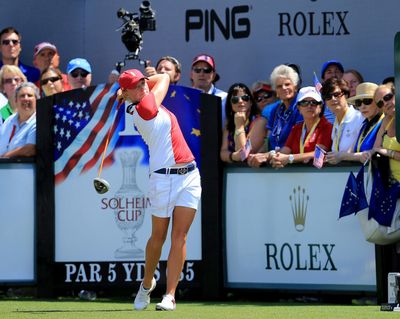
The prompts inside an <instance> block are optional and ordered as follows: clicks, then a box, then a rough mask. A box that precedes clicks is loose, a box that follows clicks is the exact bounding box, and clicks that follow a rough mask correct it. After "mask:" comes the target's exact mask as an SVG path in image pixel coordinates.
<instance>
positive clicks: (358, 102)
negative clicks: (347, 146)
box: [340, 82, 384, 163]
mask: <svg viewBox="0 0 400 319" xmlns="http://www.w3.org/2000/svg"><path fill="white" fill-rule="evenodd" d="M377 88H378V85H377V84H375V83H371V82H364V83H361V84H360V85H358V86H357V88H356V95H355V96H353V97H350V98H348V99H347V102H348V103H350V104H352V105H354V108H355V109H357V110H358V111H360V112H361V114H362V115H363V116H364V121H363V123H362V126H361V129H360V131H359V133H358V136H357V139H356V142H355V144H354V147H353V150H352V152H349V153H345V152H343V153H341V155H342V156H341V158H340V160H342V161H343V160H344V161H356V162H361V163H365V161H366V160H367V159H369V157H370V153H371V152H370V151H371V149H372V148H373V147H374V143H375V140H376V136H377V133H378V131H379V128H380V127H381V124H382V120H383V118H384V115H383V114H382V110H381V109H380V108H378V106H377V105H376V103H375V100H374V94H375V91H376V89H377Z"/></svg>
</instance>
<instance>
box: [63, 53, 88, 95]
mask: <svg viewBox="0 0 400 319" xmlns="http://www.w3.org/2000/svg"><path fill="white" fill-rule="evenodd" d="M67 74H68V83H69V85H70V86H71V88H72V89H80V88H85V87H88V86H90V84H91V83H92V67H91V66H90V64H89V62H88V61H87V60H86V59H82V58H76V59H72V60H71V61H69V62H68V66H67Z"/></svg>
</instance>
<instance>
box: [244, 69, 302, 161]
mask: <svg viewBox="0 0 400 319" xmlns="http://www.w3.org/2000/svg"><path fill="white" fill-rule="evenodd" d="M299 81H300V77H299V74H298V73H297V72H296V71H295V70H294V69H293V68H291V67H290V66H287V65H284V64H281V65H278V66H277V67H275V68H274V70H273V71H272V73H271V84H272V88H273V89H274V90H275V92H276V96H277V98H278V99H279V100H278V101H277V102H275V103H274V104H272V106H271V107H268V108H264V110H263V112H262V114H261V118H260V120H257V121H255V123H254V125H253V127H252V129H251V132H250V140H251V145H252V148H253V150H254V151H255V152H260V153H256V154H250V155H249V160H248V164H249V165H250V166H252V167H259V166H261V165H264V164H265V163H268V162H269V161H270V160H271V158H272V154H273V152H275V151H278V150H279V149H280V148H281V147H283V146H285V143H286V140H287V138H288V136H289V134H290V131H291V130H292V127H293V125H295V124H297V123H299V122H301V121H303V117H302V115H301V114H300V112H299V110H298V109H297V107H296V96H297V91H298V84H299ZM266 137H267V140H266V141H265V138H266ZM265 151H270V152H267V153H264V152H265Z"/></svg>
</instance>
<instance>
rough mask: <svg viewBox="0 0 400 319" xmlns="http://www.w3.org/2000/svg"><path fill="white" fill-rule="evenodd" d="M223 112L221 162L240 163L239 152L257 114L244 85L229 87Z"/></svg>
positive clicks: (255, 106)
mask: <svg viewBox="0 0 400 319" xmlns="http://www.w3.org/2000/svg"><path fill="white" fill-rule="evenodd" d="M225 111H226V126H225V128H224V130H223V136H222V145H221V151H220V157H221V160H222V161H224V162H228V163H231V162H238V161H242V160H244V158H241V150H244V147H245V145H246V142H247V139H248V134H249V131H250V127H251V125H252V123H253V121H254V119H255V118H256V115H257V113H258V112H257V104H256V102H255V100H254V98H253V97H252V95H251V91H250V89H249V88H248V87H247V86H246V85H245V84H243V83H235V84H233V85H231V87H230V88H229V90H228V95H227V100H226V109H225ZM242 153H243V151H242Z"/></svg>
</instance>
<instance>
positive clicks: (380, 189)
mask: <svg viewBox="0 0 400 319" xmlns="http://www.w3.org/2000/svg"><path fill="white" fill-rule="evenodd" d="M399 195H400V183H398V182H395V183H393V184H390V183H389V186H388V187H385V186H384V184H383V181H382V177H381V174H380V172H379V170H374V173H373V184H372V194H371V200H370V205H369V212H368V219H371V218H374V219H375V220H376V221H377V222H378V223H379V224H380V225H382V226H390V225H391V224H392V220H393V215H394V212H395V208H396V202H397V198H398V197H399Z"/></svg>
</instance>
